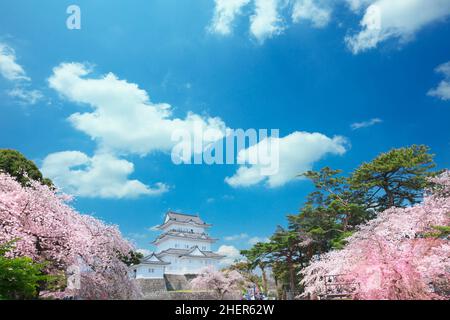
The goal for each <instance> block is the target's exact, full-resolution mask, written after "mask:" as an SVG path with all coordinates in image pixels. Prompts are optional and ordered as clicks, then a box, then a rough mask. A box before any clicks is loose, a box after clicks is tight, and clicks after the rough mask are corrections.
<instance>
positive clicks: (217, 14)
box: [210, 0, 250, 35]
mask: <svg viewBox="0 0 450 320" xmlns="http://www.w3.org/2000/svg"><path fill="white" fill-rule="evenodd" d="M249 2H250V0H215V3H216V6H215V9H214V17H213V20H212V22H211V26H210V30H211V31H212V32H215V33H218V34H222V35H227V34H230V33H231V28H232V24H233V21H234V19H235V17H236V16H237V15H239V14H240V13H241V11H242V8H243V7H244V6H246V5H247V4H248V3H249Z"/></svg>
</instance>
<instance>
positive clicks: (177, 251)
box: [159, 246, 224, 258]
mask: <svg viewBox="0 0 450 320" xmlns="http://www.w3.org/2000/svg"><path fill="white" fill-rule="evenodd" d="M195 249H198V247H197V246H195V247H193V248H191V249H173V248H170V249H167V250H164V251H161V252H160V253H159V255H164V254H175V255H178V256H180V257H181V256H183V257H195V258H198V257H200V256H196V255H191V253H192V252H193V251H194V250H195ZM198 250H200V249H198ZM200 252H202V253H203V254H204V255H205V256H206V257H207V258H223V257H224V256H222V255H220V254H217V253H214V252H212V251H202V250H200Z"/></svg>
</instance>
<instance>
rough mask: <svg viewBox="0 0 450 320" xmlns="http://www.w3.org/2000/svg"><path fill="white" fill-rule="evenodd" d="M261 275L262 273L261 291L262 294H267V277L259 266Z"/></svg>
mask: <svg viewBox="0 0 450 320" xmlns="http://www.w3.org/2000/svg"><path fill="white" fill-rule="evenodd" d="M259 267H260V268H261V273H262V282H263V290H264V293H265V294H267V275H266V270H265V269H264V266H262V265H260V266H259Z"/></svg>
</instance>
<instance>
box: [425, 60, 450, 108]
mask: <svg viewBox="0 0 450 320" xmlns="http://www.w3.org/2000/svg"><path fill="white" fill-rule="evenodd" d="M435 71H436V72H437V73H440V74H442V75H443V76H444V80H442V81H441V82H440V83H439V85H438V86H437V87H436V88H434V89H431V90H430V91H428V95H430V96H433V97H437V98H439V99H441V100H444V101H446V100H450V61H449V62H447V63H444V64H441V65H440V66H438V67H437V68H436V70H435Z"/></svg>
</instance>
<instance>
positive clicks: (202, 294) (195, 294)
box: [143, 291, 240, 300]
mask: <svg viewBox="0 0 450 320" xmlns="http://www.w3.org/2000/svg"><path fill="white" fill-rule="evenodd" d="M239 298H240V296H239V294H235V295H227V296H226V297H225V300H239ZM143 299H144V300H217V297H216V296H215V295H214V293H213V292H207V291H192V292H179V291H167V292H153V293H149V294H147V295H145V296H144V298H143Z"/></svg>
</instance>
